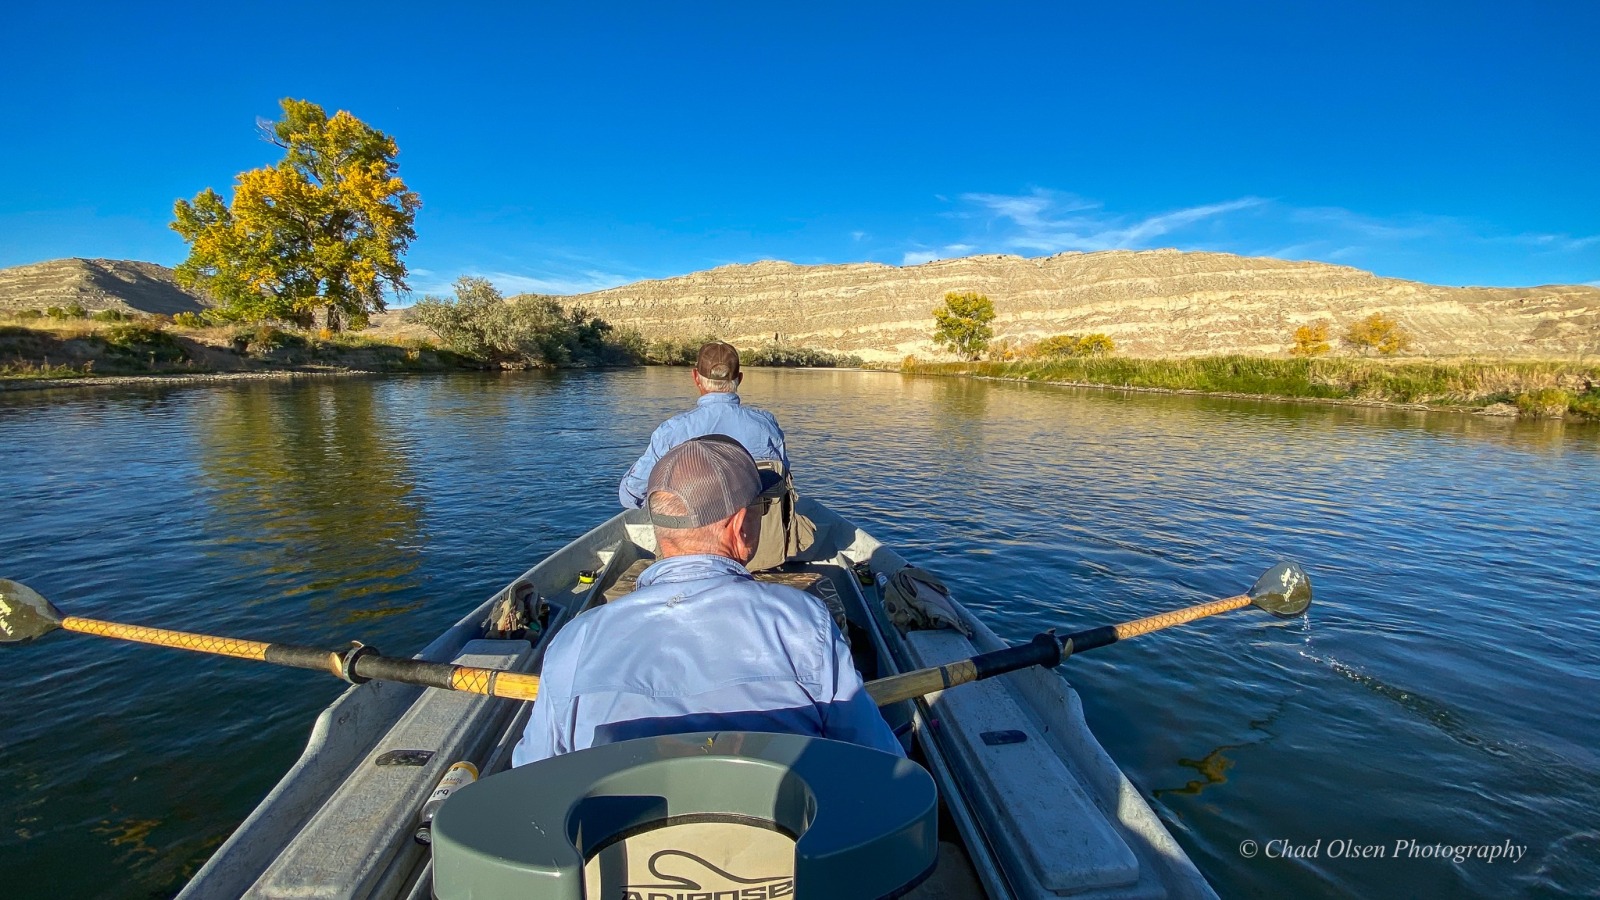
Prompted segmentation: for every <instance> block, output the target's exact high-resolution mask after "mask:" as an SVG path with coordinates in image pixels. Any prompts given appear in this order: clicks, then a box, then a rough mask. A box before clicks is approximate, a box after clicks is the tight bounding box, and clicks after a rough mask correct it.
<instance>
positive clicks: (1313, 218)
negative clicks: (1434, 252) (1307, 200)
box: [1280, 206, 1461, 241]
mask: <svg viewBox="0 0 1600 900" xmlns="http://www.w3.org/2000/svg"><path fill="white" fill-rule="evenodd" d="M1280 208H1281V209H1282V210H1283V212H1284V213H1285V215H1284V219H1285V220H1286V221H1288V222H1291V223H1296V224H1300V225H1310V226H1313V227H1317V228H1321V229H1323V230H1327V231H1335V232H1338V233H1341V234H1349V235H1355V236H1358V237H1363V238H1368V239H1371V240H1375V241H1404V240H1415V239H1420V238H1428V237H1435V236H1438V235H1440V234H1442V233H1446V232H1451V231H1456V230H1459V229H1460V227H1461V223H1460V222H1458V221H1457V220H1455V219H1451V218H1447V217H1444V216H1407V217H1403V218H1397V219H1379V218H1375V217H1373V216H1366V215H1362V214H1361V213H1357V212H1352V211H1350V210H1348V209H1340V208H1338V207H1331V206H1319V207H1309V208H1305V209H1294V208H1289V207H1280Z"/></svg>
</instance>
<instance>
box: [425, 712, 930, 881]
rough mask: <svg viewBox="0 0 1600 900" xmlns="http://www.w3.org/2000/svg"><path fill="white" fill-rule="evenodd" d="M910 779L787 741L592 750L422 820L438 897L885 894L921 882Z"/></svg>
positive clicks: (694, 740) (471, 788) (882, 760)
mask: <svg viewBox="0 0 1600 900" xmlns="http://www.w3.org/2000/svg"><path fill="white" fill-rule="evenodd" d="M937 855H938V796H937V791H936V789H935V788H934V784H933V779H932V778H931V777H929V775H928V773H927V772H926V771H924V770H923V769H922V767H921V766H918V765H917V764H915V763H913V762H910V761H908V760H905V759H901V758H899V757H897V756H892V755H890V754H887V753H883V752H881V751H878V750H872V749H870V748H866V747H860V746H857V745H855V744H846V743H842V742H840V741H829V740H823V739H821V738H808V737H801V736H799V735H791V734H765V733H754V732H726V731H724V732H707V733H699V734H683V735H672V736H669V737H656V738H644V739H641V740H634V741H624V742H621V743H617V744H607V745H605V746H601V747H594V748H591V749H588V750H583V751H580V752H578V753H570V754H567V755H565V756H558V757H555V758H553V759H547V760H543V761H541V762H537V763H534V764H532V765H528V766H523V767H521V768H518V769H511V770H509V771H506V772H501V773H499V774H496V775H494V776H491V777H489V778H485V779H483V780H482V781H479V782H476V783H474V784H471V785H468V786H466V787H464V788H462V789H461V790H460V791H458V792H456V793H455V794H454V795H453V796H451V798H450V799H449V800H448V801H446V802H445V804H444V805H443V806H442V807H441V808H440V810H439V813H438V815H437V817H435V819H434V822H433V866H434V869H433V892H434V896H435V897H437V898H439V900H468V898H471V900H499V898H505V900H511V898H517V900H558V898H559V900H582V898H588V900H600V898H604V900H769V898H782V897H796V898H800V900H812V898H815V900H823V898H841V900H847V898H861V900H872V898H882V897H894V896H898V895H899V894H901V893H903V892H905V891H906V890H908V889H909V888H911V887H913V886H915V885H916V884H918V883H919V882H921V881H922V879H924V878H925V877H927V875H928V874H929V873H931V872H932V870H933V867H934V864H935V862H936V858H937Z"/></svg>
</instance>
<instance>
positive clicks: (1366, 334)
mask: <svg viewBox="0 0 1600 900" xmlns="http://www.w3.org/2000/svg"><path fill="white" fill-rule="evenodd" d="M1342 340H1343V341H1344V342H1345V343H1346V344H1347V345H1349V346H1351V347H1354V348H1355V349H1357V350H1360V351H1361V353H1362V355H1366V353H1367V352H1368V351H1369V350H1376V351H1378V352H1379V353H1381V354H1383V355H1384V356H1390V355H1392V354H1395V353H1399V352H1401V351H1402V350H1409V349H1411V335H1410V334H1408V333H1407V332H1406V330H1405V329H1404V328H1401V327H1400V323H1399V322H1396V321H1395V320H1394V319H1391V318H1389V317H1388V316H1386V315H1384V314H1383V313H1373V314H1372V315H1370V316H1367V317H1366V318H1365V319H1362V320H1361V321H1359V322H1357V323H1356V324H1354V325H1352V326H1350V330H1349V331H1346V332H1345V333H1344V337H1343V338H1342Z"/></svg>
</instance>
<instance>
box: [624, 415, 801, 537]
mask: <svg viewBox="0 0 1600 900" xmlns="http://www.w3.org/2000/svg"><path fill="white" fill-rule="evenodd" d="M708 434H721V435H726V436H728V437H730V438H733V439H734V440H736V441H738V442H739V443H740V445H742V446H743V447H744V448H745V449H746V450H748V451H749V452H750V455H751V456H752V457H754V458H755V459H758V460H776V461H778V462H780V463H782V464H783V470H784V471H788V469H789V456H788V451H787V449H786V448H785V446H784V436H783V429H782V428H780V427H779V426H778V420H777V418H776V417H774V416H773V415H772V413H769V412H767V411H766V410H764V409H758V408H756V407H753V406H745V405H744V404H743V403H742V402H740V400H739V395H738V394H735V393H731V392H722V393H709V394H704V395H702V396H701V397H700V399H699V400H698V401H697V402H696V403H695V407H694V409H691V410H689V411H687V412H682V413H679V414H678V415H675V416H673V417H672V418H670V419H668V420H667V421H665V422H662V423H661V425H660V426H658V427H657V428H656V430H655V433H654V434H651V435H650V446H649V447H648V448H647V449H646V450H645V452H644V455H642V456H640V457H639V459H638V461H636V462H635V463H634V464H633V467H632V468H630V469H628V472H627V474H626V475H623V476H622V483H621V484H619V485H618V486H617V501H618V502H619V503H621V504H622V505H623V506H625V507H628V508H629V509H638V508H639V507H641V506H643V505H644V495H645V485H646V484H648V483H649V480H650V472H651V470H652V468H653V467H654V466H655V463H656V461H657V460H659V459H660V458H661V457H662V456H663V455H665V454H666V452H667V451H668V450H671V449H672V448H673V447H676V446H678V445H679V444H682V443H683V442H684V441H687V440H690V439H692V438H697V437H703V436H705V435H708Z"/></svg>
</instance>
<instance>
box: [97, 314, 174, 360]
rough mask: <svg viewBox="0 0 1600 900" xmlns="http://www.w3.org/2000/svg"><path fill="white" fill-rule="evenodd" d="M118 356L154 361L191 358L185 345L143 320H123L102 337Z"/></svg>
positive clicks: (108, 347) (107, 346) (108, 329)
mask: <svg viewBox="0 0 1600 900" xmlns="http://www.w3.org/2000/svg"><path fill="white" fill-rule="evenodd" d="M102 339H103V340H104V341H105V344H106V348H107V349H108V350H110V351H112V352H113V353H115V354H116V355H118V356H125V357H128V358H130V359H147V360H149V361H150V362H153V363H171V362H182V361H183V360H186V359H188V358H189V354H188V352H187V351H185V350H184V349H183V345H182V344H179V343H178V341H177V339H175V338H174V337H173V336H172V335H170V334H168V333H167V332H165V331H163V330H161V329H160V328H158V327H156V326H154V325H148V324H145V323H143V322H121V323H118V324H115V325H112V326H111V327H110V328H107V329H106V331H105V335H104V337H103V338H102Z"/></svg>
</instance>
